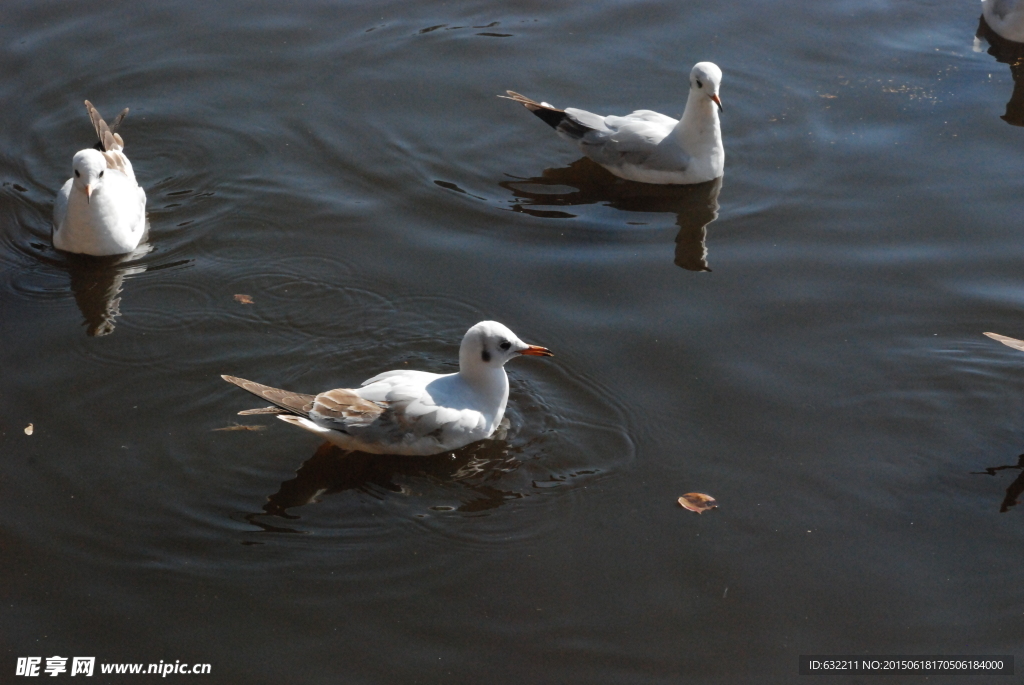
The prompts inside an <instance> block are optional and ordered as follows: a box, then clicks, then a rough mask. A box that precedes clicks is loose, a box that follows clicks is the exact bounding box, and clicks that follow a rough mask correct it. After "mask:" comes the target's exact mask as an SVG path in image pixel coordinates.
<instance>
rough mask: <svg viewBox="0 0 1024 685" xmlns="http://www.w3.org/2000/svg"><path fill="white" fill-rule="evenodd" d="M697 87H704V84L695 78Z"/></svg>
mask: <svg viewBox="0 0 1024 685" xmlns="http://www.w3.org/2000/svg"><path fill="white" fill-rule="evenodd" d="M697 87H698V88H703V87H704V84H703V83H701V82H700V79H697Z"/></svg>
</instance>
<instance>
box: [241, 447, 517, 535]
mask: <svg viewBox="0 0 1024 685" xmlns="http://www.w3.org/2000/svg"><path fill="white" fill-rule="evenodd" d="M499 431H500V432H501V434H502V436H503V435H504V430H503V429H499ZM508 452H509V448H508V444H507V443H506V442H505V441H504V440H503V439H493V440H484V441H482V442H478V443H475V444H473V445H469V446H467V447H464V448H462V449H461V450H458V451H456V452H446V453H444V454H437V455H434V456H430V457H412V456H398V455H382V454H367V453H365V452H346V451H345V450H343V449H341V448H339V447H336V446H335V445H332V444H330V443H326V442H325V443H324V444H323V445H321V446H320V447H319V448H318V449H317V451H316V453H315V454H314V455H313V456H312V457H310V458H309V459H308V460H307V461H306V462H305V463H303V464H302V466H301V467H299V470H298V471H296V472H295V478H292V479H291V480H286V481H284V482H283V483H281V487H280V488H278V490H277V492H275V493H274V494H273V495H270V496H269V497H268V498H267V503H266V504H264V505H263V511H262V512H259V513H254V514H248V515H246V516H245V519H246V520H247V521H249V522H250V523H252V524H253V525H255V526H258V527H260V528H262V529H264V530H265V531H268V532H275V533H299V532H302V531H299V530H296V529H294V528H290V527H284V526H280V525H274V524H272V523H269V522H267V521H265V520H263V517H265V516H268V515H269V516H276V517H279V518H282V519H298V518H300V517H299V516H298V515H297V514H291V513H288V510H289V509H294V508H296V507H301V506H305V505H307V504H312V503H314V502H319V501H320V498H321V497H322V496H323V495H332V494H335V493H340V492H344V491H346V490H355V491H357V492H362V493H365V494H368V495H370V496H372V497H377V498H379V499H383V498H384V497H385V496H387V495H388V493H394V494H411V488H413V487H415V488H416V490H417V494H422V493H420V492H419V490H424V491H430V490H436V491H437V495H438V498H439V499H441V498H443V499H444V501H450V500H451V499H452V498H453V486H457V487H455V488H454V491H455V492H454V495H455V497H457V498H458V499H459V500H462V504H459V505H457V506H448V505H440V506H434V507H431V509H433V510H435V511H460V512H467V513H471V512H480V511H487V510H489V509H495V508H497V507H500V506H501V505H502V504H504V503H505V502H507V501H508V500H512V499H519V498H521V497H523V496H524V495H523V494H522V493H519V492H512V491H508V490H502V489H500V488H498V487H495V486H494V485H493V484H492V483H494V482H495V481H498V480H500V479H501V477H502V476H503V475H504V474H506V473H509V472H511V471H515V470H516V469H517V468H519V464H520V461H519V460H518V459H516V458H515V457H513V456H511V455H510V454H509V453H508ZM409 483H412V484H413V485H410V484H409Z"/></svg>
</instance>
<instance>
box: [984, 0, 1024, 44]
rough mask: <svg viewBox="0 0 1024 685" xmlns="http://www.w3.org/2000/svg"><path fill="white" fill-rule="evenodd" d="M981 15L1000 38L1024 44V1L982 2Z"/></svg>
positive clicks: (1000, 0)
mask: <svg viewBox="0 0 1024 685" xmlns="http://www.w3.org/2000/svg"><path fill="white" fill-rule="evenodd" d="M981 14H982V16H983V17H985V23H987V24H988V25H989V26H990V27H991V28H992V30H993V31H995V32H996V33H998V34H999V35H1000V36H1002V37H1003V38H1005V39H1006V40H1012V41H1014V42H1016V43H1024V1H1022V0H981Z"/></svg>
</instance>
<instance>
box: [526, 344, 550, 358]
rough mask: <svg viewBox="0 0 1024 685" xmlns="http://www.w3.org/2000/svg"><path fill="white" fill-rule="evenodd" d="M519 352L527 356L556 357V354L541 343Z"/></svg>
mask: <svg viewBox="0 0 1024 685" xmlns="http://www.w3.org/2000/svg"><path fill="white" fill-rule="evenodd" d="M519 354H525V355H526V356H527V357H554V356H555V355H554V354H553V353H552V352H551V350H549V349H548V348H546V347H541V346H540V345H530V346H529V347H527V348H526V349H525V350H523V351H522V352H520V353H519Z"/></svg>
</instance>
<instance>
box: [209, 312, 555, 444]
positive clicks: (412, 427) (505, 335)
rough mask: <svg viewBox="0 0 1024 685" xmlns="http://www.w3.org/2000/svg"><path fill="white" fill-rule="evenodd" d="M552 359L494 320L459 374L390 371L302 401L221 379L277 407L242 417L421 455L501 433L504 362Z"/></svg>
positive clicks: (470, 342)
mask: <svg viewBox="0 0 1024 685" xmlns="http://www.w3.org/2000/svg"><path fill="white" fill-rule="evenodd" d="M519 355H528V356H534V357H551V356H554V355H552V354H551V352H549V351H548V350H547V349H546V348H543V347H538V346H537V345H527V344H526V343H524V342H523V341H522V340H520V339H519V338H517V337H516V334H515V333H513V332H512V331H510V330H509V329H508V328H506V327H505V326H503V325H502V324H500V323H498V322H496V321H481V322H480V323H478V324H476V325H475V326H473V327H472V328H470V329H469V330H468V331H467V332H466V335H465V336H464V337H463V338H462V346H461V347H460V348H459V370H458V372H457V373H449V374H436V373H428V372H426V371H413V370H410V369H405V370H400V371H385V372H384V373H382V374H378V375H376V376H374V377H373V378H371V379H369V380H367V381H364V382H363V383H362V385H361V387H359V388H352V389H350V388H338V389H336V390H328V391H326V392H322V393H320V394H319V395H304V394H302V393H296V392H290V391H288V390H280V389H278V388H271V387H269V386H266V385H262V384H260V383H254V382H252V381H247V380H245V379H244V378H236V377H234V376H221V378H223V379H224V380H226V381H227V382H228V383H234V384H235V385H237V386H238V387H240V388H242V389H243V390H248V391H249V392H251V393H252V394H254V395H258V396H259V397H262V398H263V399H265V400H268V401H270V402H272V403H273V404H274V405H275V406H273V407H267V408H266V409H250V410H248V411H243V412H239V414H243V415H245V414H279V416H278V418H279V419H281V420H282V421H287V422H288V423H290V424H292V425H294V426H298V427H299V428H304V429H306V430H308V431H309V432H311V433H315V434H317V435H319V436H320V437H321V438H324V439H326V440H328V441H330V442H332V443H334V444H335V445H337V446H338V447H341V448H342V449H346V450H359V451H361V452H370V453H373V454H403V455H420V456H425V455H429V454H438V453H439V452H447V451H450V450H455V449H458V448H460V447H463V446H465V445H468V444H470V443H473V442H476V441H478V440H483V439H484V438H487V437H490V435H491V434H492V433H493V432H494V431H495V429H496V428H498V426H499V424H500V423H501V419H502V417H503V416H504V415H505V404H506V403H507V402H508V376H506V375H505V369H504V368H503V367H504V366H505V362H507V361H508V360H510V359H512V358H513V357H518V356H519Z"/></svg>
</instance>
